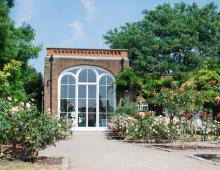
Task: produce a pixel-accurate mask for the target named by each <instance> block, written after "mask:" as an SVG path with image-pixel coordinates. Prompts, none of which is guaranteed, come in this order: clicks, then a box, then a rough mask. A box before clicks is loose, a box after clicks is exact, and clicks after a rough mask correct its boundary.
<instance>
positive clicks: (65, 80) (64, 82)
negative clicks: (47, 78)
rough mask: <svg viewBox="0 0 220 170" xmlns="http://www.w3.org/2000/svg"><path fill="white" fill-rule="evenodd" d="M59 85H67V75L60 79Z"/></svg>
mask: <svg viewBox="0 0 220 170" xmlns="http://www.w3.org/2000/svg"><path fill="white" fill-rule="evenodd" d="M61 84H68V75H65V76H63V77H62V79H61Z"/></svg>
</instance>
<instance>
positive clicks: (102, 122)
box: [99, 113, 106, 127]
mask: <svg viewBox="0 0 220 170" xmlns="http://www.w3.org/2000/svg"><path fill="white" fill-rule="evenodd" d="M99 127H106V114H105V113H101V114H99Z"/></svg>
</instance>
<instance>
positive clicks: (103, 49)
mask: <svg viewBox="0 0 220 170" xmlns="http://www.w3.org/2000/svg"><path fill="white" fill-rule="evenodd" d="M46 49H47V50H51V49H57V50H62V49H63V50H102V51H128V49H107V48H62V47H47V48H46Z"/></svg>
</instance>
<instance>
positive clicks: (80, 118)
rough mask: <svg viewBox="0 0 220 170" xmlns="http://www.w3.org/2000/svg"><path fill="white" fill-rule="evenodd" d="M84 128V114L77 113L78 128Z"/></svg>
mask: <svg viewBox="0 0 220 170" xmlns="http://www.w3.org/2000/svg"><path fill="white" fill-rule="evenodd" d="M85 126H86V113H79V114H78V127H85Z"/></svg>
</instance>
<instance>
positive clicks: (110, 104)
mask: <svg viewBox="0 0 220 170" xmlns="http://www.w3.org/2000/svg"><path fill="white" fill-rule="evenodd" d="M113 111H114V100H109V99H108V100H107V112H108V113H112V112H113Z"/></svg>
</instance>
